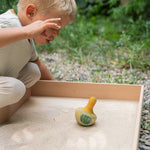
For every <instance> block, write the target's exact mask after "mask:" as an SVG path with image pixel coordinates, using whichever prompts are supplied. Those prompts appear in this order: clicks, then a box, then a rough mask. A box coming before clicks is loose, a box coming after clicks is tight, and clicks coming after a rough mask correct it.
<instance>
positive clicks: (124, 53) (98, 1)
mask: <svg viewBox="0 0 150 150" xmlns="http://www.w3.org/2000/svg"><path fill="white" fill-rule="evenodd" d="M124 1H126V0H76V3H77V6H78V15H77V19H76V21H75V22H74V23H73V24H71V25H67V26H66V27H65V28H64V29H61V31H60V34H59V37H57V38H55V40H54V41H53V42H51V43H50V44H49V45H43V46H38V45H36V47H37V50H38V52H39V53H40V52H43V51H47V52H48V53H52V52H58V53H65V54H66V55H67V56H68V59H70V60H75V61H78V62H80V63H88V61H89V60H92V61H93V62H94V63H96V64H97V65H100V66H105V65H107V66H110V67H119V68H126V69H133V68H135V69H140V70H144V71H145V70H148V69H150V49H149V47H150V9H149V8H150V1H149V0H128V1H129V2H128V3H126V4H124V5H123V3H124ZM0 3H1V5H0V13H3V12H5V11H6V10H8V9H9V8H13V9H15V11H16V12H17V7H16V5H17V0H1V2H0Z"/></svg>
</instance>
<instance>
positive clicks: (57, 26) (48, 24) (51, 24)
mask: <svg viewBox="0 0 150 150" xmlns="http://www.w3.org/2000/svg"><path fill="white" fill-rule="evenodd" d="M47 28H52V29H55V30H60V29H61V26H59V25H57V24H56V23H46V24H45V29H47Z"/></svg>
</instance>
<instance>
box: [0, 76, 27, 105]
mask: <svg viewBox="0 0 150 150" xmlns="http://www.w3.org/2000/svg"><path fill="white" fill-rule="evenodd" d="M25 91H26V88H25V85H24V84H23V83H22V82H21V81H19V80H18V79H15V78H5V82H4V83H3V84H1V83H0V107H4V106H7V105H10V104H14V103H16V102H18V101H19V100H20V99H21V98H22V97H23V96H24V94H25Z"/></svg>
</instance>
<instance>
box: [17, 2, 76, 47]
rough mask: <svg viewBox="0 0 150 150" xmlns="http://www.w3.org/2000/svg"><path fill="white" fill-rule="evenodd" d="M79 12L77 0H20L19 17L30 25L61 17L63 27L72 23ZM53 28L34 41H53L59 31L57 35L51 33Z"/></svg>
mask: <svg viewBox="0 0 150 150" xmlns="http://www.w3.org/2000/svg"><path fill="white" fill-rule="evenodd" d="M76 14H77V7H76V3H75V0H19V2H18V17H19V19H20V21H21V23H22V25H23V26H24V25H28V24H30V23H33V22H34V21H37V20H43V21H44V20H46V19H51V18H61V22H60V23H61V24H60V25H61V28H63V27H65V26H66V25H67V24H69V23H72V22H73V21H74V20H75V18H76ZM50 31H51V29H48V30H46V31H45V32H44V33H43V34H44V35H46V36H45V37H43V36H41V35H40V36H37V37H35V38H34V41H35V42H36V43H37V44H38V45H43V44H44V43H49V41H53V40H54V37H56V36H58V34H59V32H58V31H55V33H56V34H55V35H54V36H53V35H51V34H50Z"/></svg>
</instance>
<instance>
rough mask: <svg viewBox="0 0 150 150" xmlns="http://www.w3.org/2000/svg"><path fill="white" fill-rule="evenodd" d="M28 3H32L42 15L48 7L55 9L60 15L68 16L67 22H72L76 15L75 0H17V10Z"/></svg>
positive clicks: (47, 10) (48, 9) (22, 8)
mask: <svg viewBox="0 0 150 150" xmlns="http://www.w3.org/2000/svg"><path fill="white" fill-rule="evenodd" d="M28 4H34V5H35V6H36V7H37V10H38V11H39V12H41V14H42V15H45V14H46V13H47V12H49V11H50V9H57V10H58V11H59V12H60V13H61V15H63V16H64V15H68V16H69V21H70V22H69V23H72V22H73V21H74V20H75V18H76V15H77V6H76V3H75V0H19V2H18V5H17V6H18V12H19V11H22V10H25V9H26V7H27V5H28Z"/></svg>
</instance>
